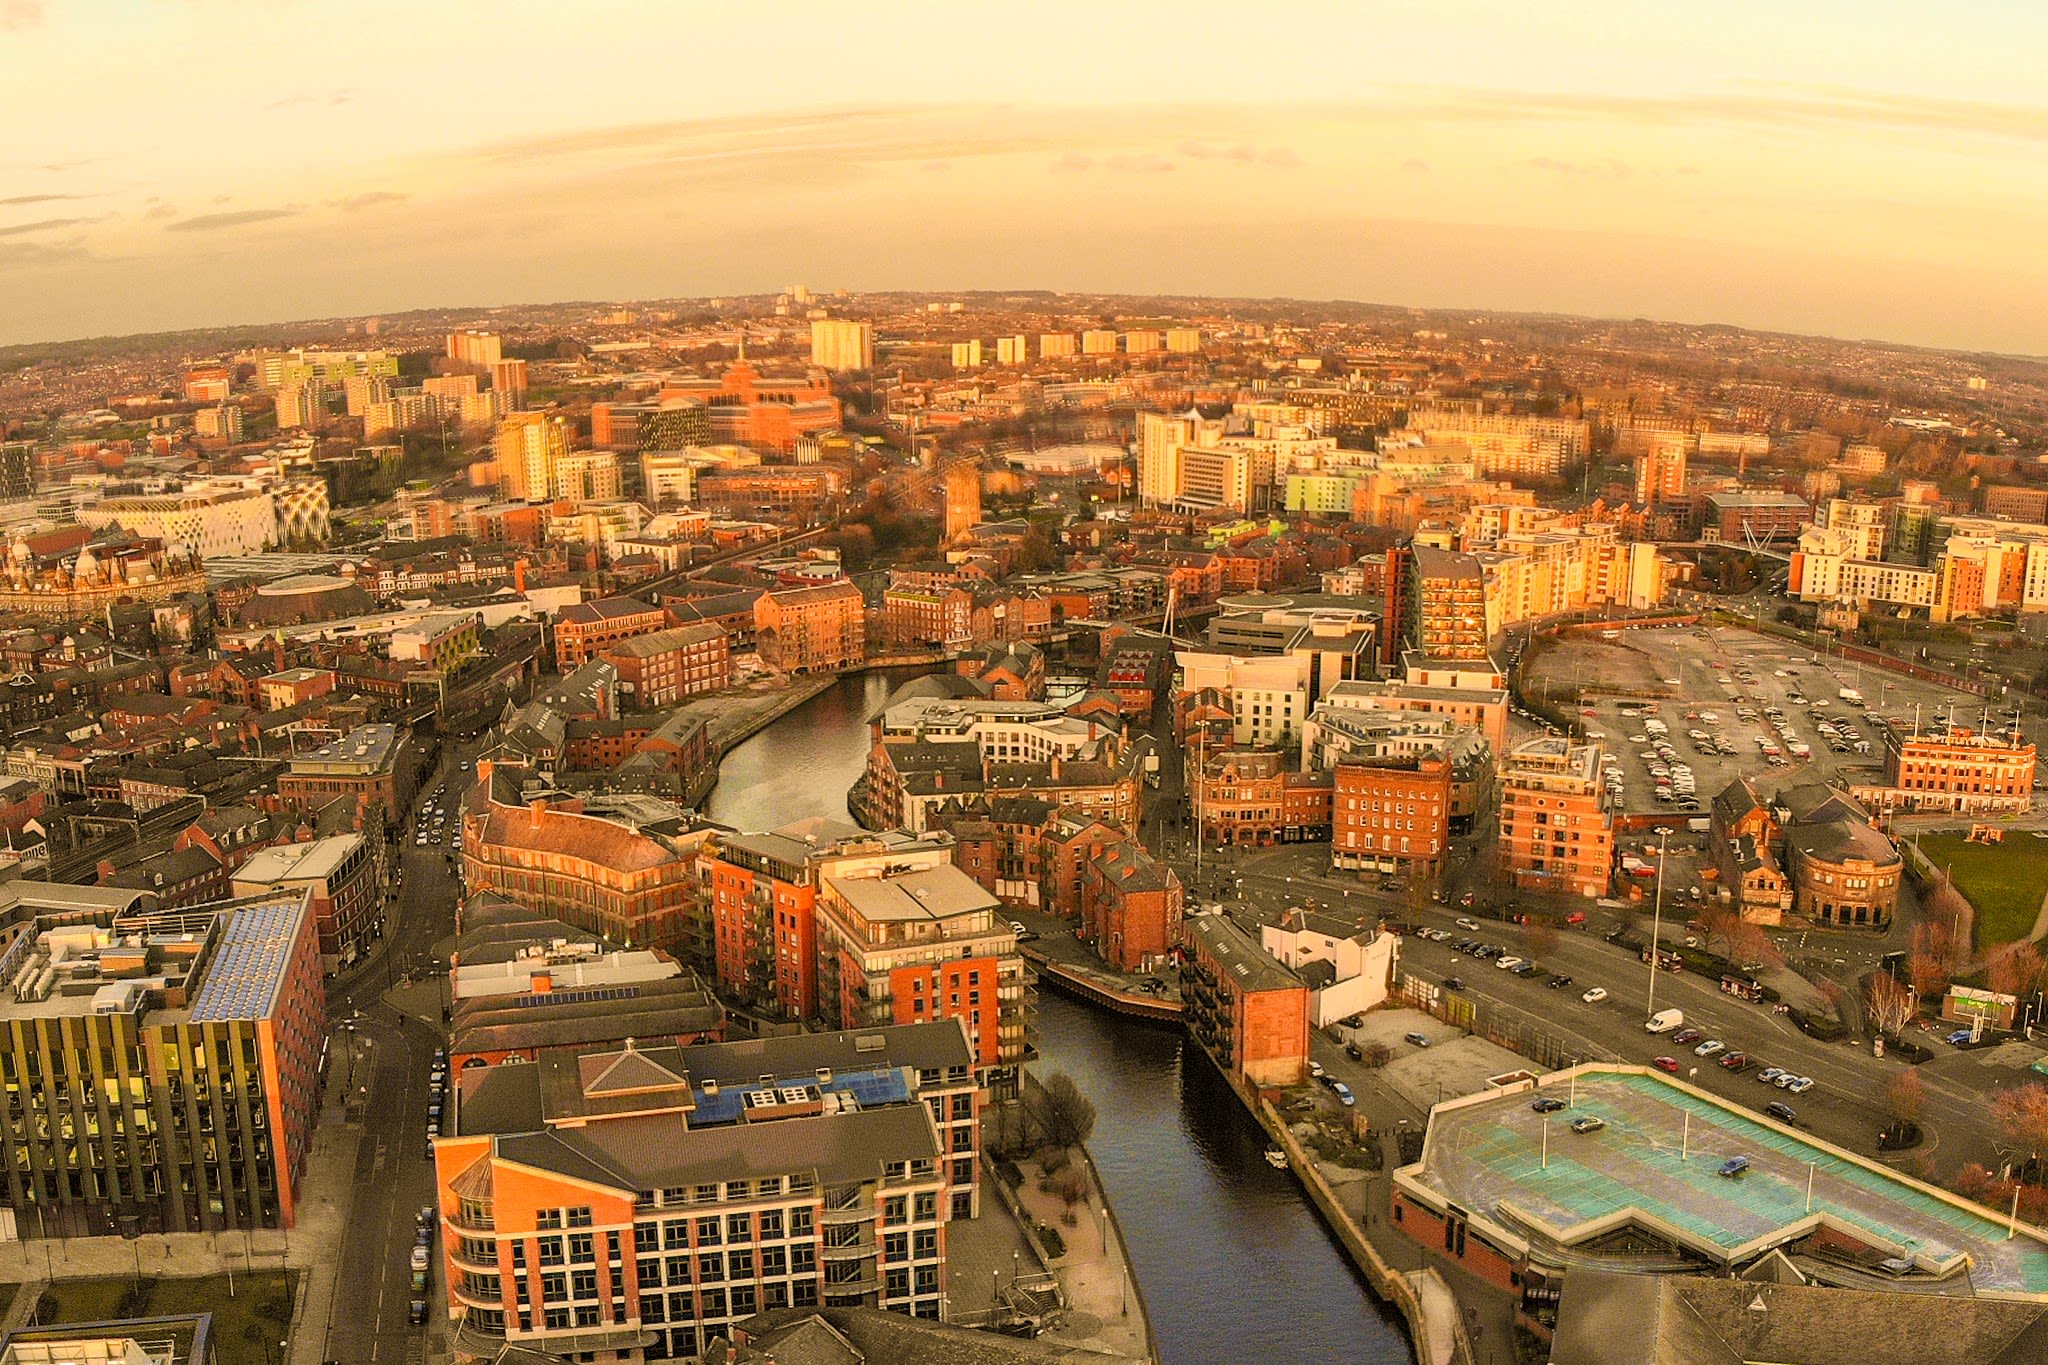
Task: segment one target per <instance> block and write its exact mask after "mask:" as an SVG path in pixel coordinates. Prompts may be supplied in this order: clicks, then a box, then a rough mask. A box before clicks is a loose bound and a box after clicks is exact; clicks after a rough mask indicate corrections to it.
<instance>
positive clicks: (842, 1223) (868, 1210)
mask: <svg viewBox="0 0 2048 1365" xmlns="http://www.w3.org/2000/svg"><path fill="white" fill-rule="evenodd" d="M874 1221H875V1205H874V1201H873V1200H867V1201H865V1202H863V1203H859V1204H854V1205H851V1206H849V1207H847V1208H841V1209H835V1208H831V1207H829V1206H828V1207H826V1208H822V1209H820V1210H818V1225H819V1226H820V1227H828V1228H843V1227H847V1226H849V1225H851V1224H854V1223H872V1222H874Z"/></svg>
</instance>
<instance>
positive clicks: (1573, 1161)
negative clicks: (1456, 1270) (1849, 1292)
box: [1394, 1066, 2048, 1299]
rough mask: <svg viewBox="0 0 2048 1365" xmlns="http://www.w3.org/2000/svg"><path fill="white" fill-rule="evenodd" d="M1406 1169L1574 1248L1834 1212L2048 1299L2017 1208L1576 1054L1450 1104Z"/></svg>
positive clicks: (1534, 1237) (1779, 1224) (2015, 1293)
mask: <svg viewBox="0 0 2048 1365" xmlns="http://www.w3.org/2000/svg"><path fill="white" fill-rule="evenodd" d="M1574 1074H1576V1084H1575V1085H1574V1083H1573V1076H1574ZM1538 1094H1541V1095H1551V1096H1556V1097H1558V1098H1560V1099H1570V1100H1571V1103H1572V1107H1571V1108H1568V1109H1565V1110H1562V1111H1559V1112H1557V1113H1554V1114H1550V1115H1543V1114H1538V1113H1536V1112H1535V1111H1534V1110H1532V1109H1531V1108H1530V1107H1529V1103H1530V1101H1531V1100H1532V1099H1533V1098H1535V1097H1536V1096H1537V1095H1538ZM1586 1115H1593V1116H1597V1117H1599V1118H1601V1119H1604V1120H1606V1124H1607V1126H1606V1127H1605V1128H1603V1129H1601V1130H1600V1131H1598V1132H1595V1133H1588V1134H1583V1135H1581V1134H1576V1133H1573V1132H1572V1131H1571V1128H1570V1126H1569V1124H1570V1121H1571V1120H1572V1119H1575V1118H1578V1117H1582V1116H1586ZM1546 1124H1547V1125H1548V1127H1549V1130H1550V1132H1549V1157H1548V1161H1547V1163H1546V1161H1545V1159H1544V1134H1543V1129H1544V1127H1545V1125H1546ZM1688 1129H1689V1131H1688ZM1737 1156H1743V1157H1748V1158H1749V1171H1748V1173H1747V1174H1745V1175H1743V1176H1741V1177H1739V1178H1727V1177H1723V1176H1721V1175H1720V1174H1718V1171H1719V1168H1720V1166H1721V1164H1722V1163H1723V1162H1725V1161H1727V1160H1728V1159H1729V1158H1731V1157H1737ZM1809 1172H1810V1173H1811V1180H1812V1191H1813V1193H1812V1210H1811V1212H1809V1211H1808V1208H1807V1184H1808V1179H1809ZM1394 1178H1395V1182H1396V1185H1397V1186H1399V1187H1401V1188H1402V1190H1403V1192H1404V1193H1407V1194H1410V1195H1411V1196H1413V1195H1416V1194H1419V1195H1421V1197H1422V1200H1423V1202H1425V1203H1427V1204H1430V1205H1432V1206H1438V1207H1440V1206H1442V1205H1444V1204H1446V1203H1449V1204H1455V1205H1457V1206H1458V1207H1460V1208H1462V1209H1465V1210H1467V1211H1468V1212H1469V1213H1470V1214H1471V1215H1472V1217H1473V1219H1474V1221H1475V1222H1478V1221H1481V1220H1483V1221H1485V1222H1487V1223H1490V1224H1492V1226H1493V1230H1494V1233H1495V1235H1499V1234H1501V1233H1505V1234H1506V1238H1507V1240H1509V1241H1510V1242H1532V1241H1533V1242H1536V1243H1538V1244H1541V1243H1543V1242H1549V1243H1554V1244H1557V1245H1559V1246H1563V1247H1569V1246H1572V1245H1574V1244H1578V1243H1582V1242H1586V1241H1589V1240H1591V1239H1594V1238H1597V1237H1599V1236H1601V1235H1602V1234H1604V1233H1607V1232H1610V1231H1613V1230H1615V1229H1618V1228H1621V1227H1626V1226H1631V1225H1632V1226H1635V1227H1639V1228H1642V1229H1644V1230H1646V1231H1649V1232H1652V1233H1655V1234H1657V1235H1660V1236H1663V1237H1666V1238H1669V1239H1671V1240H1672V1241H1673V1242H1675V1243H1677V1244H1678V1245H1679V1246H1681V1247H1683V1248H1685V1249H1686V1250H1688V1251H1691V1252H1694V1253H1695V1254H1698V1255H1701V1256H1704V1257H1706V1258H1707V1259H1708V1260H1710V1261H1713V1262H1715V1263H1719V1264H1741V1263H1744V1262H1747V1261H1749V1260H1751V1259H1754V1258H1755V1257H1756V1256H1759V1255H1761V1254H1763V1253H1764V1252H1766V1251H1768V1250H1770V1249H1771V1248H1773V1247H1776V1246H1780V1245H1782V1244H1784V1243H1787V1242H1792V1241H1795V1240H1797V1239H1799V1238H1802V1237H1805V1236H1807V1235H1808V1234H1810V1233H1812V1232H1814V1231H1816V1230H1818V1229H1819V1228H1820V1227H1821V1226H1823V1225H1824V1224H1825V1225H1827V1226H1831V1227H1833V1228H1836V1229H1838V1230H1840V1231H1842V1232H1845V1233H1847V1234H1848V1235H1849V1236H1851V1237H1853V1238H1855V1239H1856V1240H1858V1241H1861V1242H1863V1243H1865V1244H1867V1245H1868V1246H1870V1247H1872V1248H1873V1249H1874V1250H1876V1251H1878V1252H1879V1253H1880V1254H1882V1255H1884V1256H1901V1257H1905V1258H1907V1259H1910V1260H1912V1261H1913V1262H1914V1263H1915V1267H1916V1269H1917V1271H1919V1272H1921V1273H1922V1274H1925V1275H1930V1276H1934V1277H1937V1278H1947V1277H1949V1276H1960V1275H1961V1274H1962V1273H1963V1272H1964V1270H1965V1269H1966V1268H1967V1271H1968V1276H1969V1285H1970V1288H1971V1289H1972V1291H1973V1292H1975V1293H1978V1294H1990V1295H1997V1296H2000V1297H2007V1298H2044V1299H2048V1232H2043V1230H2042V1229H2040V1228H2037V1227H2034V1226H2033V1225H2031V1224H2027V1223H2020V1224H2018V1225H2017V1235H2015V1236H2012V1237H2010V1238H2008V1235H2007V1231H2008V1228H2007V1223H2006V1220H2004V1219H2002V1218H2000V1217H1998V1216H1997V1215H1996V1214H1995V1213H1993V1212H1991V1211H1990V1210H1988V1209H1980V1208H1978V1207H1977V1206H1976V1205H1973V1204H1971V1203H1969V1202H1968V1201H1967V1200H1963V1199H1960V1198H1957V1197H1956V1196H1953V1195H1949V1194H1947V1193H1945V1192H1944V1191H1941V1190H1937V1189H1935V1188H1934V1187H1932V1186H1930V1185H1925V1184H1922V1183H1921V1182H1919V1181H1916V1180H1910V1179H1908V1178H1906V1177H1904V1176H1901V1175H1899V1174H1898V1173H1897V1172H1895V1171H1892V1170H1891V1169H1889V1168H1887V1167H1884V1166H1880V1165H1877V1164H1875V1163H1873V1162H1868V1161H1864V1160H1863V1159H1862V1158H1860V1157H1857V1156H1854V1155H1852V1154H1850V1153H1848V1152H1844V1151H1842V1150H1841V1149H1839V1148H1836V1147H1833V1146H1831V1145H1829V1144H1827V1143H1824V1142H1820V1141H1818V1140H1816V1139H1810V1138H1806V1137H1803V1136H1801V1135H1800V1134H1799V1133H1798V1132H1796V1131H1794V1130H1792V1129H1790V1128H1788V1127H1786V1126H1785V1125H1783V1124H1779V1123H1777V1122H1775V1121H1772V1120H1770V1119H1766V1118H1763V1117H1761V1116H1758V1115H1755V1114H1752V1113H1750V1112H1748V1111H1747V1110H1743V1109H1739V1108H1735V1107H1732V1106H1729V1105H1726V1104H1723V1103H1722V1102H1721V1101H1719V1100H1717V1099H1715V1098H1714V1097H1713V1096H1711V1095H1708V1094H1706V1093H1704V1092H1702V1091H1698V1090H1695V1089H1693V1088H1692V1087H1690V1086H1687V1085H1683V1084H1681V1083H1679V1082H1676V1081H1671V1080H1667V1079H1665V1078H1664V1077H1663V1076H1660V1075H1658V1074H1656V1073H1655V1072H1651V1071H1648V1070H1646V1069H1644V1068H1639V1067H1614V1066H1590V1067H1579V1068H1576V1069H1575V1072H1554V1073H1552V1074H1551V1075H1549V1076H1546V1077H1544V1078H1543V1080H1542V1082H1541V1083H1540V1089H1539V1090H1531V1089H1527V1088H1521V1089H1514V1090H1508V1091H1503V1092H1501V1093H1499V1094H1493V1095H1475V1096H1468V1097H1466V1098H1464V1099H1459V1100H1452V1101H1448V1102H1446V1103H1444V1104H1441V1105H1439V1106H1437V1107H1436V1108H1435V1109H1434V1110H1433V1111H1432V1112H1431V1114H1430V1120H1429V1133H1428V1138H1427V1140H1426V1142H1425V1145H1424V1148H1423V1155H1422V1160H1421V1161H1420V1162H1418V1163H1417V1164H1415V1165H1413V1166H1407V1167H1403V1168H1402V1169H1401V1170H1399V1171H1397V1172H1395V1177H1394ZM1902 1283H1911V1281H1910V1279H1909V1280H1906V1281H1902Z"/></svg>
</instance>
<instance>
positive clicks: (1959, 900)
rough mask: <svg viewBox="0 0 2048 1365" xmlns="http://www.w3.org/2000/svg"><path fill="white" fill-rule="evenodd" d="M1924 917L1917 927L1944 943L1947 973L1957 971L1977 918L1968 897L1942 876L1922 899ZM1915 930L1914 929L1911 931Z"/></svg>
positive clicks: (1964, 959)
mask: <svg viewBox="0 0 2048 1365" xmlns="http://www.w3.org/2000/svg"><path fill="white" fill-rule="evenodd" d="M1921 909H1922V915H1923V918H1924V920H1925V923H1923V924H1922V925H1921V926H1920V929H1924V930H1927V931H1928V932H1929V933H1930V935H1934V936H1938V937H1939V938H1940V939H1941V942H1942V943H1943V945H1944V948H1945V951H1944V952H1943V954H1942V956H1943V959H1944V960H1945V961H1946V962H1947V963H1948V967H1949V970H1950V972H1951V973H1954V972H1956V971H1960V970H1961V969H1962V968H1963V966H1964V965H1965V964H1967V963H1968V961H1969V959H1970V950H1971V943H1972V941H1973V932H1974V929H1975V926H1976V922H1977V911H1976V908H1975V907H1974V906H1972V905H1971V904H1970V901H1969V898H1968V897H1967V896H1965V895H1963V893H1962V892H1960V891H1958V890H1956V884H1955V883H1954V882H1953V881H1951V880H1950V879H1949V878H1947V877H1943V878H1942V879H1941V880H1940V881H1938V882H1936V883H1935V884H1934V888H1933V890H1931V891H1929V892H1928V894H1927V899H1926V900H1925V901H1924V902H1923V903H1922V907H1921ZM1915 932H1916V933H1917V932H1918V930H1916V931H1915Z"/></svg>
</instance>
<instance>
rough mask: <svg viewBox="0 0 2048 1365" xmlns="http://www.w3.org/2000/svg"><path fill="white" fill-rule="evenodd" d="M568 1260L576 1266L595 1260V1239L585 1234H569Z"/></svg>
mask: <svg viewBox="0 0 2048 1365" xmlns="http://www.w3.org/2000/svg"><path fill="white" fill-rule="evenodd" d="M569 1259H570V1260H571V1261H573V1262H575V1263H576V1264H578V1265H581V1264H582V1263H583V1262H585V1261H594V1260H596V1259H597V1245H596V1239H595V1238H593V1237H592V1236H591V1235H590V1234H589V1233H587V1232H572V1233H570V1234H569Z"/></svg>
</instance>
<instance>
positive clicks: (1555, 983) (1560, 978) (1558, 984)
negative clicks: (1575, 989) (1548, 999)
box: [1543, 972, 1572, 991]
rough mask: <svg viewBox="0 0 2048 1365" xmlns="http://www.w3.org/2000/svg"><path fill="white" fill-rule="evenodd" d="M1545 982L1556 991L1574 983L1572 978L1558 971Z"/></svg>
mask: <svg viewBox="0 0 2048 1365" xmlns="http://www.w3.org/2000/svg"><path fill="white" fill-rule="evenodd" d="M1543 984H1544V985H1546V986H1548V987H1550V989H1552V990H1554V991H1561V990H1563V989H1564V988H1565V987H1566V986H1569V985H1571V984H1572V979H1571V978H1570V977H1568V976H1566V975H1565V974H1564V973H1563V972H1558V973H1557V974H1555V975H1554V976H1552V977H1551V978H1550V980H1548V981H1546V982H1544V983H1543Z"/></svg>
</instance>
